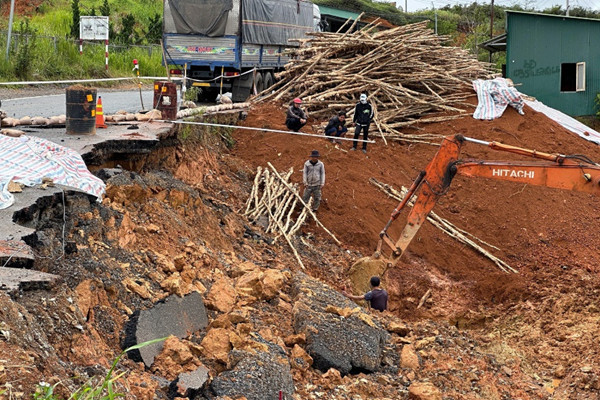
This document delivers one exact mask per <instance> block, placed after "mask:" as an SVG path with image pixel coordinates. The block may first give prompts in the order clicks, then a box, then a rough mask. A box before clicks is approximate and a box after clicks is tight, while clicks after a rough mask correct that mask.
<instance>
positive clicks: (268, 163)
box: [267, 162, 342, 245]
mask: <svg viewBox="0 0 600 400" xmlns="http://www.w3.org/2000/svg"><path fill="white" fill-rule="evenodd" d="M267 165H268V166H269V167H270V168H271V169H272V170H273V172H274V173H275V176H277V177H278V178H279V179H280V180H281V182H282V183H283V184H284V185H285V186H287V187H288V189H290V190H291V191H292V192H293V193H294V194H295V195H296V197H297V198H298V200H300V204H302V205H303V206H304V208H305V209H306V210H308V213H309V214H310V216H311V217H312V218H313V219H314V220H315V222H316V223H317V225H319V226H320V227H321V228H323V230H324V231H325V232H327V233H328V234H329V236H331V237H332V238H333V240H335V242H336V243H337V244H340V245H341V244H342V242H340V241H339V240H338V238H336V237H335V235H334V234H333V233H331V232H330V231H329V229H327V228H326V227H325V225H323V224H322V223H321V221H319V219H318V218H317V216H316V215H315V213H314V212H313V211H312V210H311V209H310V207H309V206H308V205H307V204H306V203H305V202H304V200H302V197H301V196H300V195H299V194H298V193H297V192H296V191H295V190H293V189H292V187H291V186H290V184H289V183H288V182H286V181H285V180H284V179H283V178H282V177H281V176H280V175H279V172H277V170H276V169H275V167H274V166H273V164H271V163H270V162H267Z"/></svg>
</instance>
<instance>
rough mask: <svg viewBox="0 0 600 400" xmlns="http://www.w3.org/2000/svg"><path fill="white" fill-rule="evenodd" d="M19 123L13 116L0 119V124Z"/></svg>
mask: <svg viewBox="0 0 600 400" xmlns="http://www.w3.org/2000/svg"><path fill="white" fill-rule="evenodd" d="M18 123H19V120H18V119H15V118H10V117H8V118H4V119H3V120H2V126H17V124H18Z"/></svg>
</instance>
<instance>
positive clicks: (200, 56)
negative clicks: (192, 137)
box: [163, 0, 321, 101]
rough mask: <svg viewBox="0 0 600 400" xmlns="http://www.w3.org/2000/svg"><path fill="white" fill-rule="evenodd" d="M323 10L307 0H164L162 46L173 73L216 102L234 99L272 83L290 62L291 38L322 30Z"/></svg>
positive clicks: (243, 98) (242, 97)
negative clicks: (221, 97)
mask: <svg viewBox="0 0 600 400" xmlns="http://www.w3.org/2000/svg"><path fill="white" fill-rule="evenodd" d="M320 20H321V16H320V12H319V8H318V7H317V6H316V5H315V4H313V3H311V2H310V1H306V0H165V1H164V14H163V46H164V50H165V52H164V54H165V57H166V60H165V62H166V64H168V65H170V66H172V67H173V69H172V72H174V73H182V74H183V73H184V72H185V75H186V77H187V78H188V79H187V80H186V82H187V87H188V88H189V87H192V86H195V87H200V88H201V89H202V90H201V91H200V93H201V96H202V97H204V98H205V99H207V100H213V99H214V98H215V97H216V94H217V93H218V92H219V91H221V92H223V93H225V92H231V93H232V95H233V100H234V101H244V100H246V98H248V97H249V96H250V94H252V91H253V90H254V88H256V91H257V92H260V91H262V90H263V89H266V88H268V87H270V86H271V85H272V84H273V83H274V80H275V77H274V74H275V72H277V71H280V70H281V69H282V68H283V66H284V65H285V64H286V63H287V62H288V61H289V57H288V56H286V55H285V54H284V51H285V49H286V48H289V47H294V46H298V42H294V41H290V40H291V39H301V38H305V37H306V34H307V33H308V32H311V31H315V30H319V24H320Z"/></svg>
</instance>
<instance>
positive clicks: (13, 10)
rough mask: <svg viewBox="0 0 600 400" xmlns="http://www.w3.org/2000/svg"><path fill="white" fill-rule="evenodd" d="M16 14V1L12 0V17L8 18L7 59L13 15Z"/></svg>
mask: <svg viewBox="0 0 600 400" xmlns="http://www.w3.org/2000/svg"><path fill="white" fill-rule="evenodd" d="M14 14H15V0H10V16H9V17H8V38H7V39H6V59H7V60H8V51H9V50H10V36H11V35H12V24H13V15H14Z"/></svg>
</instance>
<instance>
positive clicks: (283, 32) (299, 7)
mask: <svg viewBox="0 0 600 400" xmlns="http://www.w3.org/2000/svg"><path fill="white" fill-rule="evenodd" d="M242 17H243V18H242V19H243V23H244V25H243V38H244V43H252V44H271V45H289V44H291V43H289V42H288V39H300V38H304V37H306V32H310V31H312V30H313V4H312V3H310V2H308V1H302V0H245V1H244V3H243V7H242Z"/></svg>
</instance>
